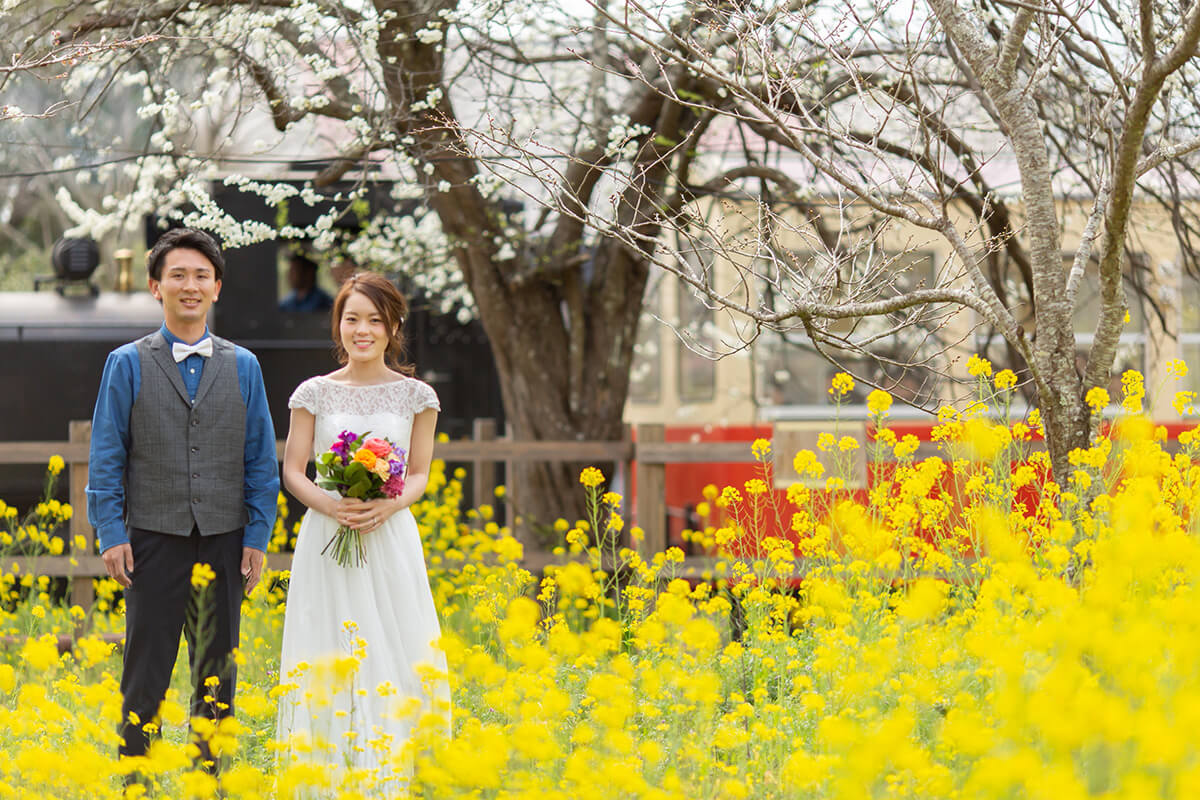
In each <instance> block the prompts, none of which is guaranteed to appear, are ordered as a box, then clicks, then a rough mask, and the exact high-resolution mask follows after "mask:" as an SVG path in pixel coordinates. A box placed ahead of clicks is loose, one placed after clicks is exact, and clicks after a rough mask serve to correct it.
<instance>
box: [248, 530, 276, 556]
mask: <svg viewBox="0 0 1200 800" xmlns="http://www.w3.org/2000/svg"><path fill="white" fill-rule="evenodd" d="M270 538H271V532H270V530H268V529H267V527H266V526H265V525H247V526H246V530H245V531H244V532H243V533H242V547H249V548H251V549H253V550H261V551H262V552H264V553H265V552H267V542H268V541H269V540H270Z"/></svg>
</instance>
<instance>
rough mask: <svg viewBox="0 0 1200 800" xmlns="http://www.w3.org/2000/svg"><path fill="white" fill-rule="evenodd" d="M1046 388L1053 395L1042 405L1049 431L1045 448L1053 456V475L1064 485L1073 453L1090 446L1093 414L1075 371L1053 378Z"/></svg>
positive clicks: (1045, 399)
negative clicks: (1081, 394)
mask: <svg viewBox="0 0 1200 800" xmlns="http://www.w3.org/2000/svg"><path fill="white" fill-rule="evenodd" d="M1063 378H1066V379H1065V380H1063ZM1072 378H1073V380H1072ZM1064 384H1065V385H1064ZM1045 385H1047V386H1048V387H1049V388H1050V396H1048V397H1047V396H1043V397H1040V398H1039V401H1040V402H1039V405H1040V408H1041V413H1042V423H1043V425H1044V426H1045V429H1046V449H1047V450H1048V451H1049V453H1050V470H1051V476H1052V477H1053V478H1054V480H1056V481H1058V483H1059V484H1060V485H1061V484H1063V483H1065V482H1066V480H1067V476H1068V475H1069V474H1070V473H1071V469H1072V467H1071V463H1070V460H1069V456H1070V453H1071V451H1072V450H1075V449H1076V448H1086V447H1088V446H1089V444H1090V439H1091V414H1090V409H1089V408H1088V406H1087V404H1086V403H1084V402H1083V399H1082V398H1081V397H1080V389H1081V386H1082V383H1081V381H1080V380H1079V377H1078V376H1077V375H1075V373H1074V369H1071V370H1070V375H1069V376H1053V377H1052V378H1051V379H1050V380H1048V381H1046V384H1045Z"/></svg>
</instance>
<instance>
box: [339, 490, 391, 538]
mask: <svg viewBox="0 0 1200 800" xmlns="http://www.w3.org/2000/svg"><path fill="white" fill-rule="evenodd" d="M399 510H400V504H399V503H398V502H396V500H394V499H391V498H383V499H380V500H355V499H353V498H350V497H343V498H341V499H340V500H338V502H337V506H336V507H335V509H334V513H333V518H334V519H336V520H337V521H338V524H339V525H345V526H346V527H347V528H354V529H355V530H357V531H358V532H359V533H370V532H371V531H373V530H376V529H377V528H379V527H380V526H382V525H383V523H385V522H387V520H388V518H389V517H391V516H392V514H395V513H396V512H397V511H399Z"/></svg>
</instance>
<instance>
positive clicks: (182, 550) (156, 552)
mask: <svg viewBox="0 0 1200 800" xmlns="http://www.w3.org/2000/svg"><path fill="white" fill-rule="evenodd" d="M129 542H130V545H131V546H132V547H133V579H132V580H133V585H131V586H130V587H129V588H127V589H126V590H125V659H124V668H123V670H122V673H121V694H122V696H123V698H124V699H123V702H122V706H121V719H122V725H121V738H122V739H123V742H122V744H121V746H120V754H121V755H123V756H140V755H145V753H146V748H147V746H148V745H149V742H150V734H149V733H147V732H146V731H145V730H144V728H143V726H144V725H145V724H146V723H147V722H151V721H154V722H156V723H157V722H158V719H157V717H158V707H159V705H160V704H161V703H162V701H163V699H164V698H165V697H166V693H167V688H168V687H169V686H170V683H171V672H172V670H173V669H174V668H175V657H176V655H178V653H179V634H180V633H181V632H182V633H184V634H185V635H186V636H187V643H188V663H189V666H190V667H191V673H192V700H191V716H193V717H197V716H200V717H208V718H209V719H221V718H223V717H227V716H232V715H233V693H234V685H235V682H236V681H237V667H236V665H235V664H234V661H233V658H232V656H231V653H232V651H233V649H234V648H235V647H237V645H238V629H239V622H240V621H241V605H242V574H241V564H242V531H241V530H240V529H239V530H236V531H231V532H229V533H222V534H218V535H216V536H201V535H200V533H199V531H197V530H193V531H192V534H191V536H173V535H170V534H165V533H154V532H152V531H146V530H141V529H137V528H134V529H133V530H131V531H130V535H129ZM198 563H203V564H208V565H209V566H210V567H212V570H213V572H215V573H216V577H215V578H214V579H213V580H212V582H211V583H209V584H208V586H207V587H206V588H204V589H199V590H197V589H193V587H192V583H191V578H192V566H193V565H194V564H198ZM212 677H215V678H216V679H217V681H218V683H217V685H216V686H211V685H206V684H205V681H206V679H209V678H212ZM206 697H207V698H210V699H206ZM131 715H136V716H135V717H134V716H131ZM134 720H136V722H135V721H134ZM206 754H207V747H205V746H204V745H203V743H202V745H201V758H202V759H205V758H206Z"/></svg>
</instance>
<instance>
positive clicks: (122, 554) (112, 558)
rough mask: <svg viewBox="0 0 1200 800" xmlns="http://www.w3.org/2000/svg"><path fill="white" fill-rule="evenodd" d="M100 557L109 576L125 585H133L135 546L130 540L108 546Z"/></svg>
mask: <svg viewBox="0 0 1200 800" xmlns="http://www.w3.org/2000/svg"><path fill="white" fill-rule="evenodd" d="M100 557H101V558H103V559H104V568H105V569H107V570H108V577H110V578H112V579H113V580H114V581H116V582H117V583H119V584H121V585H122V586H125V587H128V586H132V585H133V548H132V547H131V546H130V545H129V543H128V542H126V543H125V544H119V545H117V546H116V547H110V548H108V549H107V550H105V551H104V555H102V556H100Z"/></svg>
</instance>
